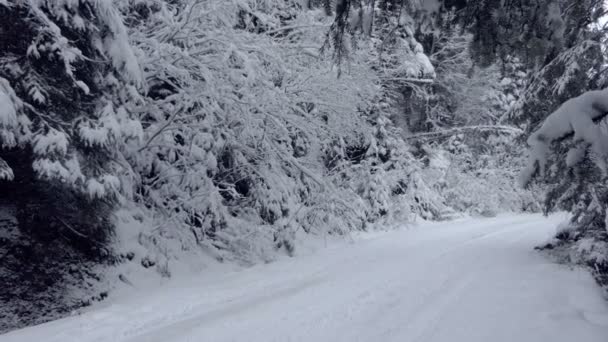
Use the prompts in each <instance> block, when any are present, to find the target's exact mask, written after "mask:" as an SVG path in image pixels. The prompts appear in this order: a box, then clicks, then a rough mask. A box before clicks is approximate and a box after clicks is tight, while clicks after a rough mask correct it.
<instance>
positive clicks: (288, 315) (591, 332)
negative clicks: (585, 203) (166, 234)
mask: <svg viewBox="0 0 608 342" xmlns="http://www.w3.org/2000/svg"><path fill="white" fill-rule="evenodd" d="M561 219H563V217H552V218H550V219H546V218H543V217H541V216H539V215H518V216H500V217H498V218H493V219H462V220H459V221H455V222H444V223H436V224H423V225H421V226H419V227H417V228H413V229H403V230H399V231H394V232H388V233H385V234H380V235H378V234H376V235H374V236H373V237H371V238H367V239H358V240H359V241H358V242H357V243H356V244H354V245H335V246H333V247H330V248H327V249H325V250H322V251H319V252H317V253H315V254H313V255H307V256H300V257H297V258H293V259H284V260H281V261H278V262H276V263H273V264H267V265H258V266H255V267H252V268H249V269H246V270H243V271H238V272H236V271H232V272H224V273H222V274H216V275H213V276H209V275H208V276H205V277H202V278H201V279H190V280H188V281H182V282H177V281H176V282H173V283H171V284H168V285H166V286H165V287H163V288H161V289H157V290H154V291H146V292H145V293H141V294H137V295H133V296H132V297H131V298H126V299H125V298H123V299H122V300H120V301H119V302H118V301H117V302H115V303H109V304H108V305H106V306H105V307H100V308H97V309H95V310H93V311H90V312H87V313H84V314H82V315H80V316H73V317H69V318H66V319H62V320H59V321H55V322H50V323H47V324H43V325H40V326H36V327H30V328H26V329H23V330H18V331H14V332H11V333H8V334H6V335H3V336H0V341H2V342H12V341H19V342H26V341H42V340H44V341H47V342H51V341H61V342H67V341H78V342H88V341H112V342H118V341H130V342H139V341H141V342H157V341H158V342H161V341H162V342H167V341H172V342H173V341H214V342H219V341H248V342H249V341H265V342H267V341H374V342H379V341H383V342H384V341H399V342H415V341H427V342H435V341H437V342H438V341H449V342H459V341H466V342H475V341H480V342H481V341H483V342H487V341H493V342H500V341H505V342H512V341H518V342H526V341H530V342H540V341H552V342H559V341H568V342H571V341H584V342H595V341H598V342H600V341H601V342H605V341H606V339H607V338H608V304H606V302H605V301H603V299H602V297H601V294H600V291H599V289H598V288H597V287H596V285H595V283H594V282H593V280H592V278H591V277H590V276H589V275H588V274H587V273H586V272H585V271H583V270H579V269H575V270H571V269H569V268H568V267H566V266H563V265H556V264H553V263H552V262H551V261H550V260H547V259H546V258H545V257H543V255H541V254H539V253H538V252H536V251H534V250H533V247H534V246H535V245H538V244H540V243H542V242H543V241H545V240H546V239H548V238H549V237H550V236H551V235H552V234H553V233H554V230H555V228H554V227H555V226H556V224H557V222H558V221H559V220H561Z"/></svg>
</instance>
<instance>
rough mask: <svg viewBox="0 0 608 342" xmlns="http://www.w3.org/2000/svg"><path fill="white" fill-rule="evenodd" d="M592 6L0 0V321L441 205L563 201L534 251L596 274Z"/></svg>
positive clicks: (601, 237)
mask: <svg viewBox="0 0 608 342" xmlns="http://www.w3.org/2000/svg"><path fill="white" fill-rule="evenodd" d="M604 14H605V8H604V5H603V2H602V1H599V0H580V1H567V0H539V1H535V2H529V1H517V0H508V1H504V0H475V1H474V0H470V1H469V0H358V1H354V0H336V1H333V0H116V1H112V0H0V142H1V148H0V260H1V263H0V283H4V284H8V283H13V284H18V286H14V287H11V288H6V287H5V288H3V289H2V290H1V291H0V303H1V305H0V312H1V314H2V316H3V317H8V318H7V319H2V320H1V321H0V331H2V330H8V329H14V328H16V327H19V326H23V325H25V324H30V323H32V322H40V321H42V320H48V319H50V318H54V317H58V316H61V315H64V314H66V313H69V312H70V311H71V310H73V309H75V308H78V307H81V306H83V305H87V304H90V303H91V302H92V301H96V300H100V299H103V298H105V297H106V296H107V295H108V294H110V295H111V293H112V290H114V289H116V288H118V287H120V286H129V284H131V283H132V282H134V281H136V280H134V278H136V277H137V275H138V274H141V273H145V274H146V275H147V276H148V277H171V275H172V274H173V273H174V272H178V271H179V270H180V269H181V267H180V264H181V263H183V262H185V261H183V260H189V262H190V261H191V260H197V259H201V260H204V259H205V258H214V259H216V260H218V261H221V262H236V263H242V264H252V263H258V262H268V261H271V260H273V259H274V258H275V257H276V256H277V255H280V254H288V255H292V254H294V253H295V252H296V250H297V248H298V242H299V241H301V240H303V239H306V238H309V237H323V236H328V235H331V236H348V235H349V234H350V233H351V232H353V231H369V230H376V229H386V228H387V227H391V226H393V225H396V224H401V223H404V222H414V221H416V220H420V219H427V220H447V219H450V218H453V217H455V216H457V215H460V214H468V215H480V216H493V215H496V214H497V213H500V212H505V211H509V212H521V211H526V212H536V211H541V210H544V211H545V212H551V211H555V210H565V211H569V212H571V213H573V216H572V220H571V221H570V222H568V223H565V224H564V226H563V227H562V228H563V229H561V230H560V233H559V234H558V236H557V239H556V241H553V242H552V243H550V244H549V245H547V246H545V248H548V249H550V250H552V251H553V253H555V254H556V255H559V256H560V257H562V258H567V259H568V261H570V262H575V263H582V264H586V265H588V266H591V267H592V268H593V269H594V270H595V272H596V273H597V275H598V279H601V278H602V277H606V275H605V274H606V273H607V270H608V237H607V233H608V231H607V230H606V226H607V225H606V222H607V221H608V218H607V217H606V210H607V206H608V188H607V187H606V170H607V166H606V153H607V152H606V151H608V145H607V143H606V141H607V140H606V126H605V121H604V117H605V115H606V114H607V113H608V95H607V94H606V93H605V91H604V92H591V93H589V91H593V90H601V89H603V88H605V87H606V86H607V84H606V82H607V78H606V71H607V70H608V69H607V68H606V60H605V43H606V28H605V27H604V26H602V25H601V20H600V19H601V18H602V17H603V16H604ZM581 95H582V96H581ZM577 96H581V97H578V99H579V100H578V101H577V102H576V105H571V106H569V107H566V106H567V105H566V104H567V103H568V102H566V104H564V105H563V106H562V107H560V105H562V103H564V102H565V101H566V100H568V99H572V98H576V97H577ZM558 108H560V109H558ZM566 111H567V113H565V112H566ZM554 112H555V113H554ZM552 113H554V114H552ZM581 117H584V118H585V120H582V119H580V118H581ZM547 118H549V119H547ZM543 123H544V124H543ZM529 147H530V148H531V150H530V152H529V151H528V149H529ZM522 170H523V172H522ZM602 274H603V275H602ZM604 281H606V280H605V278H604ZM606 282H607V283H608V281H606Z"/></svg>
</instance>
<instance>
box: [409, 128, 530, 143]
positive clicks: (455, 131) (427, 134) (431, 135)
mask: <svg viewBox="0 0 608 342" xmlns="http://www.w3.org/2000/svg"><path fill="white" fill-rule="evenodd" d="M467 132H493V133H502V134H511V135H517V134H521V133H523V131H522V130H521V129H519V128H516V127H512V126H495V125H478V126H464V127H456V128H452V129H446V130H443V131H438V132H425V133H418V134H414V135H410V136H408V137H406V138H405V139H407V140H421V139H431V138H437V137H442V136H451V135H456V134H461V133H467Z"/></svg>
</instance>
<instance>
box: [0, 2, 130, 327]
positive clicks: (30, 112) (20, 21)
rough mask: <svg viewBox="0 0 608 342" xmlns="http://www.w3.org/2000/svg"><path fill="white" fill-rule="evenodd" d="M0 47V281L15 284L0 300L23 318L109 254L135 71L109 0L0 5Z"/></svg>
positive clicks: (4, 3) (122, 169)
mask: <svg viewBox="0 0 608 342" xmlns="http://www.w3.org/2000/svg"><path fill="white" fill-rule="evenodd" d="M0 46H2V49H1V51H0V143H1V147H0V178H1V180H0V196H1V201H2V204H3V205H5V206H15V207H16V212H17V219H18V226H19V234H18V237H15V239H14V240H12V241H10V244H9V246H6V247H7V249H8V252H7V254H6V255H4V256H3V261H2V267H1V268H0V277H2V278H1V279H2V281H1V282H2V283H3V284H22V286H18V287H15V288H12V289H11V290H10V291H9V289H7V288H5V289H4V290H3V296H2V297H3V301H4V300H8V299H9V298H12V299H11V300H15V301H17V302H18V303H13V304H14V305H6V306H5V305H4V304H2V306H3V307H10V308H13V309H15V310H17V312H12V314H16V315H18V316H19V315H20V316H22V317H23V321H25V320H27V317H28V316H29V315H30V314H32V312H31V311H30V308H27V307H24V306H23V307H22V304H23V305H25V304H27V302H28V300H29V301H30V302H39V304H40V305H41V306H43V310H50V311H54V310H55V311H56V310H61V309H65V305H66V304H65V303H61V304H58V303H54V304H51V306H50V307H44V306H45V305H46V304H48V303H47V301H44V300H42V299H40V298H38V300H35V299H32V298H35V297H36V296H37V295H40V296H46V298H52V299H54V300H57V299H58V298H57V297H58V296H61V295H62V290H61V288H64V287H65V286H66V285H67V284H66V283H67V282H68V280H67V278H68V277H72V278H73V277H74V276H75V274H78V273H80V272H81V271H82V272H85V271H84V270H83V269H82V268H81V265H82V263H83V262H86V261H90V260H96V261H99V260H102V259H104V258H105V257H107V256H108V252H107V250H108V248H109V246H108V245H107V243H108V240H109V237H110V236H111V233H112V222H111V218H110V213H111V211H112V209H113V207H114V205H115V203H117V200H118V199H119V197H120V195H119V194H120V192H121V187H122V183H121V180H120V175H121V174H124V173H125V170H126V169H128V166H126V164H125V162H124V158H123V157H122V156H121V146H122V145H123V143H124V142H125V141H126V140H128V139H138V138H139V137H140V136H141V126H140V125H139V122H138V121H136V120H132V119H131V115H130V114H129V112H128V110H127V109H126V107H124V106H123V103H124V101H126V100H127V99H130V98H132V97H134V96H136V93H137V91H136V86H137V85H140V84H141V83H142V78H141V75H140V70H139V66H138V63H137V60H136V58H135V56H134V54H133V51H132V50H131V48H130V46H129V43H128V37H127V32H126V29H125V27H124V26H123V23H122V19H121V16H120V14H119V12H118V11H117V9H116V8H115V7H114V6H113V4H112V1H100V0H91V1H88V0H80V1H73V0H52V1H51V0H49V1H44V0H37V1H20V0H17V1H8V2H7V1H0ZM70 264H71V265H72V266H71V271H70V272H71V274H70V275H68V274H67V271H66V270H67V269H70V267H67V265H70ZM79 265H80V266H79ZM82 277H84V276H83V275H81V276H76V278H79V279H80V280H78V281H82ZM57 287H59V288H60V289H57ZM55 290H56V291H57V292H53V291H55ZM4 291H8V292H11V291H12V292H11V293H10V294H7V297H5V296H4V294H5V292H4ZM52 293H54V294H52ZM19 301H21V302H19ZM72 304H74V303H72ZM53 305H55V306H57V307H54V306H53ZM62 305H63V306H64V307H63V308H61V306H62ZM19 310H21V311H19ZM23 321H22V322H23Z"/></svg>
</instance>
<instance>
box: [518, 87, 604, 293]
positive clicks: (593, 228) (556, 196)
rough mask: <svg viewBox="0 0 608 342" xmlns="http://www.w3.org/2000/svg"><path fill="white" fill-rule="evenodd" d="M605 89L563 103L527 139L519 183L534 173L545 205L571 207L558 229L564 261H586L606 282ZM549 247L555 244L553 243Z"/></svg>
mask: <svg viewBox="0 0 608 342" xmlns="http://www.w3.org/2000/svg"><path fill="white" fill-rule="evenodd" d="M606 116H608V90H606V89H605V90H594V91H588V92H585V93H583V94H582V95H580V96H578V97H575V98H572V99H570V100H568V101H566V102H565V103H563V104H562V105H561V106H560V107H559V108H558V109H557V110H556V111H555V112H553V113H552V114H551V115H549V116H548V117H547V118H546V119H545V121H544V122H543V123H542V125H541V126H540V128H539V129H537V130H536V131H535V132H534V133H533V134H532V135H531V136H530V137H529V139H528V144H529V145H530V146H531V151H530V160H529V164H528V167H527V168H526V169H525V170H524V172H523V173H522V183H523V184H524V185H527V184H529V183H530V182H531V181H532V179H533V178H534V177H535V176H538V177H540V178H542V179H543V181H545V182H547V183H548V184H549V185H550V188H549V190H548V192H547V195H546V200H545V211H546V212H550V211H553V210H565V211H568V212H570V213H572V218H571V219H570V220H569V222H567V223H564V224H563V225H562V227H561V228H560V230H559V232H558V235H557V239H558V242H557V245H558V246H559V247H561V248H565V249H566V250H568V251H569V253H566V254H565V256H566V257H567V258H569V259H570V260H569V261H573V262H577V263H584V264H587V265H589V266H591V268H592V270H593V271H594V272H595V273H596V275H597V276H598V280H599V281H600V282H601V283H603V284H604V285H608V224H607V223H608V222H607V218H608V216H607V215H606V211H607V210H608V185H607V183H606V179H607V176H608V130H607V129H606V120H605V118H606ZM548 247H551V248H553V247H555V246H554V244H550V245H548Z"/></svg>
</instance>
